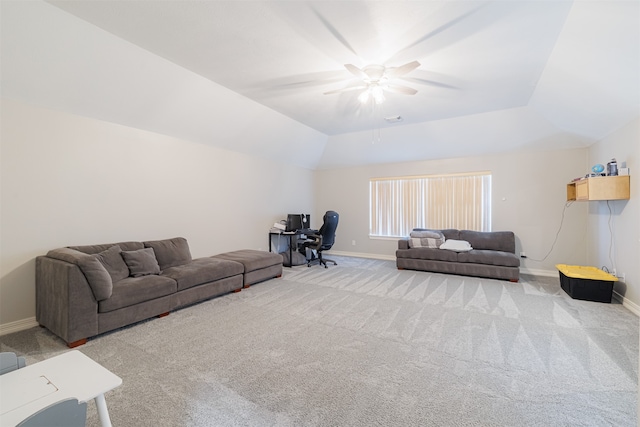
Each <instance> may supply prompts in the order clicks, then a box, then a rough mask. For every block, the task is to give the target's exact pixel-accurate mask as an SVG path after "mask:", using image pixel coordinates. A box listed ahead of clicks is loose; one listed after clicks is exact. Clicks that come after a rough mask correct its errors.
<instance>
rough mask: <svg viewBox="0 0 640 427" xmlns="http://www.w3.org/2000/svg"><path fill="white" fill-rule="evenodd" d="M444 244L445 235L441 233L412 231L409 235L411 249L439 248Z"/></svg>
mask: <svg viewBox="0 0 640 427" xmlns="http://www.w3.org/2000/svg"><path fill="white" fill-rule="evenodd" d="M443 243H444V234H442V233H441V232H439V231H435V230H434V231H431V230H428V231H427V230H424V231H412V232H411V233H410V234H409V247H410V248H439V247H440V245H442V244H443Z"/></svg>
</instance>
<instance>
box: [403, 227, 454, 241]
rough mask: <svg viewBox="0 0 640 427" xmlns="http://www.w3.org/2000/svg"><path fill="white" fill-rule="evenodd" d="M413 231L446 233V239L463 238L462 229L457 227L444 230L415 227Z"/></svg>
mask: <svg viewBox="0 0 640 427" xmlns="http://www.w3.org/2000/svg"><path fill="white" fill-rule="evenodd" d="M413 231H435V232H438V233H442V234H444V238H445V239H456V240H458V239H461V237H460V231H459V230H457V229H455V228H445V229H444V230H436V229H432V228H414V229H413Z"/></svg>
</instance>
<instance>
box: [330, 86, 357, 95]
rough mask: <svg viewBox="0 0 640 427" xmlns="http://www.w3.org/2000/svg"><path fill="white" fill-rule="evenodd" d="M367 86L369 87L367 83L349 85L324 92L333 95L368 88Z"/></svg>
mask: <svg viewBox="0 0 640 427" xmlns="http://www.w3.org/2000/svg"><path fill="white" fill-rule="evenodd" d="M366 88H367V86H366V85H358V86H347V87H343V88H342V89H335V90H330V91H329V92H324V94H325V95H333V94H334V93H343V92H350V91H352V90H361V89H366Z"/></svg>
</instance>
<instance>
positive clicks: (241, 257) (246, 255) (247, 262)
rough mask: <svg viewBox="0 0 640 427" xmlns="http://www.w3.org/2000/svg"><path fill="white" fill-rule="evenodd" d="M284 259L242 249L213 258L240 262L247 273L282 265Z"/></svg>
mask: <svg viewBox="0 0 640 427" xmlns="http://www.w3.org/2000/svg"><path fill="white" fill-rule="evenodd" d="M285 253H286V252H285ZM286 255H287V256H288V253H286ZM283 257H284V254H277V253H275V252H266V251H257V250H255V249H241V250H239V251H232V252H225V253H222V254H218V255H214V256H213V258H217V259H226V260H229V261H236V262H239V263H240V264H242V265H243V266H244V272H245V273H249V272H251V271H256V270H261V269H263V268H269V267H272V266H274V265H278V264H282V262H283ZM306 263H307V262H306V261H305V262H304V264H306Z"/></svg>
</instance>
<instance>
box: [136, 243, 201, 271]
mask: <svg viewBox="0 0 640 427" xmlns="http://www.w3.org/2000/svg"><path fill="white" fill-rule="evenodd" d="M144 246H145V248H153V250H154V252H155V254H156V259H157V260H158V264H159V265H160V269H161V270H165V269H167V268H170V267H175V266H178V265H184V264H187V263H189V262H191V251H189V244H188V243H187V239H185V238H184V237H175V238H173V239H166V240H152V241H148V242H144Z"/></svg>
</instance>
